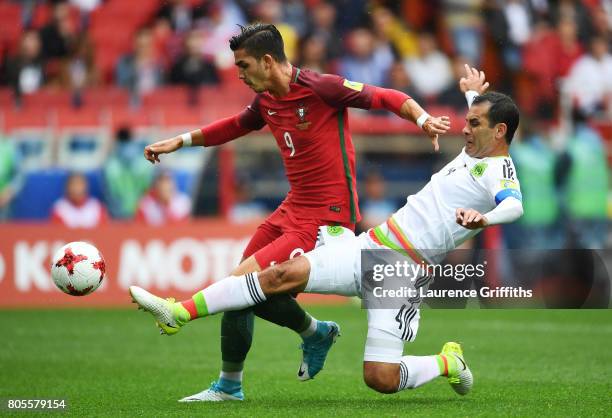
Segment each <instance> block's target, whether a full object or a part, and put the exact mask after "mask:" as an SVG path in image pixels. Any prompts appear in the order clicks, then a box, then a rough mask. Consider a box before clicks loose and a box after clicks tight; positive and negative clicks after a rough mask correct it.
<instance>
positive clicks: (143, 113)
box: [110, 106, 160, 131]
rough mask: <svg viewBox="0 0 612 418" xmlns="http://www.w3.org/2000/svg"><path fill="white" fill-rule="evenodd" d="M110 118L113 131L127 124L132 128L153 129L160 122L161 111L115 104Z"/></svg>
mask: <svg viewBox="0 0 612 418" xmlns="http://www.w3.org/2000/svg"><path fill="white" fill-rule="evenodd" d="M110 119H111V120H110V125H111V128H112V129H113V131H116V130H117V128H119V127H121V126H126V125H127V126H130V127H132V128H147V129H151V128H153V127H155V126H156V125H157V123H158V122H159V119H160V115H159V111H151V110H149V109H143V108H140V109H135V108H132V107H129V106H114V107H113V108H111V113H110Z"/></svg>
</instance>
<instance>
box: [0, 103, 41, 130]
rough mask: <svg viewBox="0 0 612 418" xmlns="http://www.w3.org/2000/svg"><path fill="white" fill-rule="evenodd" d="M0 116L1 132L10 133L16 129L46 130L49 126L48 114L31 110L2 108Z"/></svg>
mask: <svg viewBox="0 0 612 418" xmlns="http://www.w3.org/2000/svg"><path fill="white" fill-rule="evenodd" d="M2 109H3V112H2V113H1V114H0V117H1V120H2V125H1V126H2V131H4V132H6V133H10V132H11V131H13V130H16V129H23V128H34V129H47V128H48V127H49V125H50V119H49V113H48V112H40V111H32V110H25V109H24V110H9V109H8V108H5V107H3V108H2Z"/></svg>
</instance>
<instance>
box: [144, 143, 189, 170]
mask: <svg viewBox="0 0 612 418" xmlns="http://www.w3.org/2000/svg"><path fill="white" fill-rule="evenodd" d="M182 144H183V142H182V139H181V138H171V139H165V140H163V141H159V142H156V143H154V144H151V145H147V146H146V147H145V149H144V157H145V158H146V159H147V160H149V161H151V163H153V164H155V163H156V162H159V154H168V153H171V152H174V151H176V150H177V149H179V148H180V147H181V146H182Z"/></svg>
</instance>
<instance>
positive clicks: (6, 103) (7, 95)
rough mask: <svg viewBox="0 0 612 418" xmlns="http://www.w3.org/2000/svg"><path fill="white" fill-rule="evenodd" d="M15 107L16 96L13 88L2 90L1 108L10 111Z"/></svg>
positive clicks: (0, 96)
mask: <svg viewBox="0 0 612 418" xmlns="http://www.w3.org/2000/svg"><path fill="white" fill-rule="evenodd" d="M14 105H15V95H14V93H13V89H11V88H0V108H1V109H9V108H12V107H13V106H14Z"/></svg>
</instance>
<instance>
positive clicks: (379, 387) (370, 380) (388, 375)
mask: <svg viewBox="0 0 612 418" xmlns="http://www.w3.org/2000/svg"><path fill="white" fill-rule="evenodd" d="M379 365H380V366H379ZM398 373H399V372H395V373H394V372H393V368H389V367H385V366H383V363H378V364H377V363H368V362H366V363H364V368H363V381H364V382H365V384H366V385H367V386H368V387H369V388H371V389H374V390H375V391H377V392H380V393H395V392H397V388H398V385H399V382H398V377H397V374H398Z"/></svg>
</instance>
